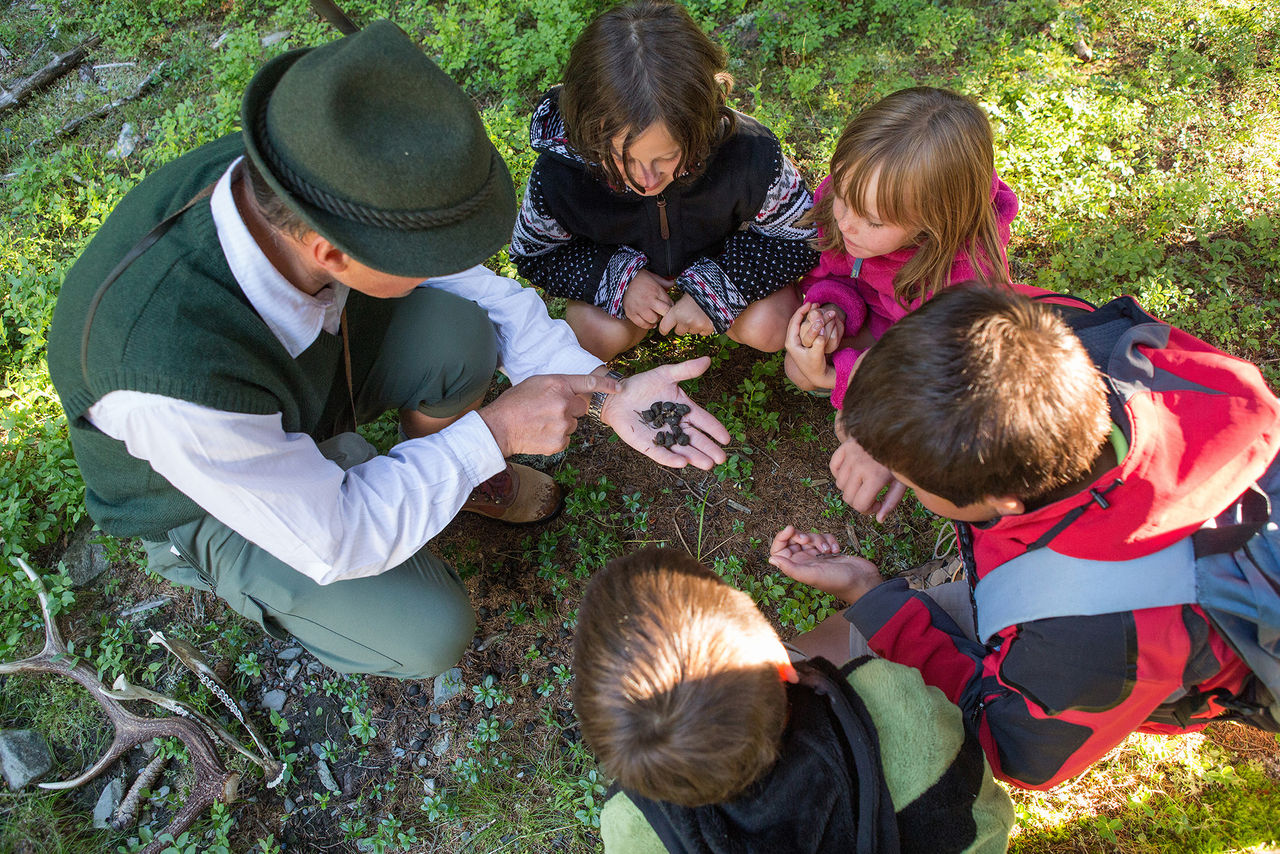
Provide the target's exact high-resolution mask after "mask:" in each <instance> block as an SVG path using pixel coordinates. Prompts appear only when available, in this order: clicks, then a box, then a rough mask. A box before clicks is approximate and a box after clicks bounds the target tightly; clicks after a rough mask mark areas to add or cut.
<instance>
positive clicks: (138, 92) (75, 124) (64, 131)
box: [28, 63, 164, 148]
mask: <svg viewBox="0 0 1280 854" xmlns="http://www.w3.org/2000/svg"><path fill="white" fill-rule="evenodd" d="M163 67H164V64H163V63H161V64H160V65H157V66H156V67H155V68H153V69H152V70H151V73H150V74H148V75H147V76H146V77H144V78H143V80H142V82H141V83H139V84H138V86H137V88H136V89H134V90H133V92H132V93H130V94H128V95H125V96H124V97H123V98H117V99H115V100H114V101H112V102H110V103H109V104H103V105H102V106H101V107H98V109H96V110H94V111H93V112H91V113H88V114H86V115H83V116H80V117H78V118H74V119H71V120H70V121H68V122H66V123H65V124H64V125H63V126H62V127H60V128H58V129H57V130H56V131H54V132H53V135H52V136H46V137H44V138H43V139H38V140H36V141H35V142H33V143H31V145H30V146H28V147H29V148H37V147H38V146H41V145H44V144H45V143H47V142H52V141H53V140H55V139H61V138H62V137H66V136H71V135H72V134H74V133H75V132H76V131H78V130H80V126H81V125H83V124H84V123H85V122H89V121H93V120H94V119H100V118H102V117H103V116H105V115H107V113H110V112H111V111H112V110H114V109H116V108H117V107H120V106H123V105H124V104H127V103H129V102H130V101H136V100H138V99H139V98H141V97H142V96H143V95H145V94H146V93H147V91H148V90H149V89H151V87H152V86H154V85H155V83H156V80H157V79H158V78H159V76H160V69H161V68H163Z"/></svg>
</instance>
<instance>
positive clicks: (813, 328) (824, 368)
mask: <svg viewBox="0 0 1280 854" xmlns="http://www.w3.org/2000/svg"><path fill="white" fill-rule="evenodd" d="M824 318H825V314H824V313H823V312H822V310H821V309H820V308H818V306H817V305H816V304H815V303H811V302H806V303H803V304H802V305H801V306H800V307H799V308H798V309H796V313H795V314H793V315H791V321H790V322H789V323H788V324H787V339H786V348H787V361H788V362H789V365H788V367H789V368H790V369H792V370H788V376H791V375H792V373H793V371H794V372H798V373H799V374H800V376H799V377H794V376H793V377H792V378H793V379H795V380H800V381H798V382H797V383H796V384H797V385H799V386H800V387H801V388H804V387H805V382H804V381H806V380H807V381H808V384H809V387H811V388H832V387H833V386H834V385H835V384H836V369H835V367H833V366H832V365H831V363H830V362H828V361H827V354H828V353H829V352H831V350H828V349H827V346H828V344H829V343H832V347H831V349H835V347H834V344H838V343H839V341H840V338H839V337H838V336H837V337H835V338H834V339H833V341H831V342H829V341H828V338H827V332H826V331H825V330H826V320H825V319H824ZM831 320H832V321H833V322H834V321H835V315H834V314H833V315H832V317H831ZM839 326H840V330H841V333H842V334H843V329H844V321H843V320H841V321H840V322H839Z"/></svg>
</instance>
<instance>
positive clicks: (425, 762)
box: [418, 753, 431, 768]
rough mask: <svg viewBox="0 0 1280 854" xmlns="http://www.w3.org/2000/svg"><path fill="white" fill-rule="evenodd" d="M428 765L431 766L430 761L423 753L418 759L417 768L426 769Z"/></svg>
mask: <svg viewBox="0 0 1280 854" xmlns="http://www.w3.org/2000/svg"><path fill="white" fill-rule="evenodd" d="M430 764H431V760H430V759H428V758H427V754H425V753H424V754H422V755H421V756H419V757H418V767H419V768H426V767H427V766H428V765H430Z"/></svg>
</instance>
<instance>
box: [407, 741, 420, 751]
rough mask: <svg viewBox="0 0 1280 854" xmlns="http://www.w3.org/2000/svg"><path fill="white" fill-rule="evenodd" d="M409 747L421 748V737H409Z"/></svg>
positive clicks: (411, 748)
mask: <svg viewBox="0 0 1280 854" xmlns="http://www.w3.org/2000/svg"><path fill="white" fill-rule="evenodd" d="M409 749H410V750H421V749H422V739H420V738H411V739H409Z"/></svg>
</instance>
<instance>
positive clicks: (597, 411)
mask: <svg viewBox="0 0 1280 854" xmlns="http://www.w3.org/2000/svg"><path fill="white" fill-rule="evenodd" d="M604 375H605V376H606V377H610V378H612V379H615V380H617V381H618V382H622V374H620V373H618V372H617V371H614V370H608V371H605V374H604ZM611 397H613V395H611V394H607V393H606V392H603V391H593V392H592V393H591V403H590V404H589V405H588V406H587V415H589V416H591V418H592V419H593V420H595V421H599V422H600V423H602V424H603V423H604V410H605V407H606V406H607V405H608V404H609V398H611Z"/></svg>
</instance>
